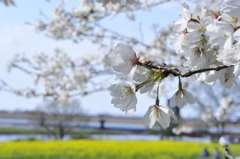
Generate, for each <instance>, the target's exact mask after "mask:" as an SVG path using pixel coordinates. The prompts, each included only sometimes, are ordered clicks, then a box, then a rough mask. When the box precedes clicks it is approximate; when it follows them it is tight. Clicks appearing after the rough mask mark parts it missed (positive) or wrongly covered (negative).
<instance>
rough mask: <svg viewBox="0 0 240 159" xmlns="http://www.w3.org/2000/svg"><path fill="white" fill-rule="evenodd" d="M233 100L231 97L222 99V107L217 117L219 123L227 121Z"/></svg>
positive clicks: (218, 110) (216, 114)
mask: <svg viewBox="0 0 240 159" xmlns="http://www.w3.org/2000/svg"><path fill="white" fill-rule="evenodd" d="M231 106H232V99H231V98H229V97H225V98H222V99H221V101H220V106H219V107H218V109H217V111H216V113H215V117H216V118H217V120H218V121H225V120H226V117H227V115H228V113H229V111H230V109H231Z"/></svg>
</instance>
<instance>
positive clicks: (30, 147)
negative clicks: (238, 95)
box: [0, 140, 240, 159]
mask: <svg viewBox="0 0 240 159" xmlns="http://www.w3.org/2000/svg"><path fill="white" fill-rule="evenodd" d="M204 147H206V148H208V150H209V151H210V153H211V154H213V151H214V149H215V148H216V147H219V145H217V144H204V143H193V142H177V141H98V140H79V141H46V142H45V141H20V142H16V141H15V142H5V143H0V159H197V158H200V154H201V152H202V151H203V148H204ZM219 148H220V149H221V151H222V148H221V147H219ZM231 149H232V152H233V153H234V154H235V155H240V145H231Z"/></svg>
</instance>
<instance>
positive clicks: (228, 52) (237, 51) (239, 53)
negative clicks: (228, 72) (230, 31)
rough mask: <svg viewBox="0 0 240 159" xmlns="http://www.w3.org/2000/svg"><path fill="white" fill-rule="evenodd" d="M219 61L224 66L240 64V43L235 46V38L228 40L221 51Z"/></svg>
mask: <svg viewBox="0 0 240 159" xmlns="http://www.w3.org/2000/svg"><path fill="white" fill-rule="evenodd" d="M217 60H218V61H220V62H222V63H223V64H224V65H228V66H229V65H235V64H239V63H240V43H236V44H235V45H233V37H230V38H228V39H227V40H226V42H225V45H224V48H223V50H222V51H220V54H219V55H218V57H217Z"/></svg>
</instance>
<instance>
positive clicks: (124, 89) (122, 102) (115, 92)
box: [109, 83, 137, 112]
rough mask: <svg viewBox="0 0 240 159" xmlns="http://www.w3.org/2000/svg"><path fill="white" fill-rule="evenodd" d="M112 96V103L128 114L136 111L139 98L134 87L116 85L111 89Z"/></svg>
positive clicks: (122, 84)
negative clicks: (130, 111)
mask: <svg viewBox="0 0 240 159" xmlns="http://www.w3.org/2000/svg"><path fill="white" fill-rule="evenodd" d="M109 90H110V94H111V96H112V101H111V103H112V104H113V105H114V106H115V107H116V108H119V109H120V110H122V111H124V112H127V111H129V110H131V109H133V110H136V104H137V97H136V94H135V90H134V89H133V87H132V86H131V85H129V84H127V83H119V84H114V85H112V86H110V87H109Z"/></svg>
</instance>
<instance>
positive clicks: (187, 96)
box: [170, 88, 194, 107]
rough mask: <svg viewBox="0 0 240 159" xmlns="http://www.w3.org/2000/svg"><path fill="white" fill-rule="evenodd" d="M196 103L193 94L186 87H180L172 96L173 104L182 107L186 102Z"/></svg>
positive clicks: (171, 102)
mask: <svg viewBox="0 0 240 159" xmlns="http://www.w3.org/2000/svg"><path fill="white" fill-rule="evenodd" d="M192 103H194V97H193V95H192V94H191V93H190V92H188V91H187V90H185V89H182V88H180V89H178V90H177V91H176V92H175V94H174V95H173V96H172V97H171V98H170V105H171V106H178V107H182V106H184V105H186V104H192Z"/></svg>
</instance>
